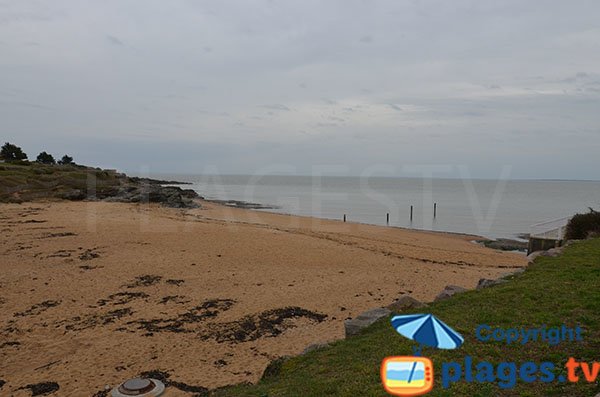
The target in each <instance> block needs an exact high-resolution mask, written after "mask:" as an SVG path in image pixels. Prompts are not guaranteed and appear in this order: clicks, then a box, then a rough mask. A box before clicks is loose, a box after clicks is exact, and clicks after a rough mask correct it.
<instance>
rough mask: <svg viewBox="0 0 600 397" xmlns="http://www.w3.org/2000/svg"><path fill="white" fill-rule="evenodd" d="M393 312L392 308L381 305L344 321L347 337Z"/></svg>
mask: <svg viewBox="0 0 600 397" xmlns="http://www.w3.org/2000/svg"><path fill="white" fill-rule="evenodd" d="M390 314H392V311H391V310H390V309H387V308H385V307H379V308H377V309H371V310H368V311H366V312H364V313H361V314H360V315H358V317H356V318H353V319H350V320H346V321H344V331H345V334H346V338H348V337H350V336H354V335H357V334H359V333H360V332H361V331H362V330H363V329H365V328H366V327H368V326H369V325H371V324H373V323H375V322H376V321H377V320H379V319H382V318H384V317H388V316H389V315H390Z"/></svg>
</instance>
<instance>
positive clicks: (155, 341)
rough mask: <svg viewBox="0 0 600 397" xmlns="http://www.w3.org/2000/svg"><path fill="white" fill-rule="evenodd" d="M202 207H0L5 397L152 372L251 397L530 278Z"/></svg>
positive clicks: (326, 228)
mask: <svg viewBox="0 0 600 397" xmlns="http://www.w3.org/2000/svg"><path fill="white" fill-rule="evenodd" d="M203 206H204V208H203V209H195V210H177V209H166V208H162V207H158V206H154V205H141V206H138V205H130V204H118V203H100V202H98V203H88V202H77V203H75V202H38V203H27V204H22V205H17V204H14V205H13V204H0V229H1V230H2V234H1V237H0V240H1V246H0V379H2V380H4V381H5V382H6V384H5V385H4V387H3V389H2V390H0V394H2V395H5V394H9V395H15V396H20V395H23V396H25V395H31V393H30V391H29V390H17V389H18V388H19V387H23V386H26V385H28V384H37V383H39V382H45V381H52V382H57V383H58V384H59V385H60V390H59V391H58V392H56V393H55V394H54V395H60V396H92V395H94V394H95V393H97V392H99V391H102V390H103V389H104V386H105V385H111V386H114V385H116V384H118V383H119V382H120V381H122V380H124V379H127V378H130V377H134V376H136V375H138V374H140V373H141V372H143V371H150V370H161V371H166V372H168V373H170V374H171V378H170V379H171V380H172V381H178V382H182V383H185V384H187V385H192V386H203V387H207V388H214V387H218V386H223V385H226V384H232V383H238V382H243V381H250V382H255V381H257V380H258V379H259V378H260V376H261V374H262V371H263V370H264V368H265V367H266V365H267V364H268V363H269V361H270V360H272V359H274V358H276V357H279V356H282V355H294V354H298V353H300V352H302V350H303V349H304V348H306V346H307V345H310V344H313V343H320V342H327V341H332V340H335V339H340V338H343V334H344V331H343V328H344V327H343V322H344V320H345V319H347V318H349V317H353V316H356V315H357V314H359V313H360V312H362V311H364V310H368V309H371V308H374V307H380V306H385V305H387V304H389V303H391V302H393V301H394V300H395V299H396V298H398V297H399V296H401V295H403V294H410V295H412V296H414V297H415V298H417V299H420V300H425V301H430V300H432V299H433V298H434V296H435V295H436V294H437V293H438V292H439V291H440V290H441V289H443V287H444V286H445V285H447V284H455V285H459V286H463V287H466V288H474V287H475V285H476V284H477V281H478V280H479V279H480V278H483V277H486V278H495V277H498V276H499V275H500V274H502V273H506V272H508V271H511V269H514V268H515V267H521V266H524V265H525V264H526V261H525V258H524V256H522V255H518V254H512V253H506V252H499V251H494V250H490V249H487V248H483V247H481V246H478V245H476V244H473V243H471V242H470V240H471V239H472V238H473V237H470V236H463V235H451V234H442V233H429V232H418V231H409V230H403V229H397V228H385V227H377V226H369V225H361V224H352V223H342V222H337V221H325V220H319V219H314V218H305V217H295V216H286V215H277V214H271V213H263V212H256V211H249V210H242V209H234V208H228V207H223V206H218V205H215V204H210V203H203ZM290 308H291V309H290ZM325 316H326V317H325ZM182 388H183V389H185V387H183V386H182ZM97 395H98V396H101V395H103V394H102V393H99V394H97ZM169 395H172V396H179V395H181V396H191V395H193V393H191V394H190V393H187V392H184V391H181V390H178V389H174V390H172V391H171V392H170V393H169Z"/></svg>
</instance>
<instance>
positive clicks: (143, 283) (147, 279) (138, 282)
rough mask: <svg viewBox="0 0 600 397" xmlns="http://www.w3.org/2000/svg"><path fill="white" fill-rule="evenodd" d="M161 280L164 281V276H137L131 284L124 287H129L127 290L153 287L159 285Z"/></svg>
mask: <svg viewBox="0 0 600 397" xmlns="http://www.w3.org/2000/svg"><path fill="white" fill-rule="evenodd" d="M160 280H162V276H157V275H154V274H146V275H143V276H137V277H136V278H135V279H134V280H133V281H132V282H131V283H129V284H125V285H124V287H127V288H137V287H149V286H151V285H154V284H157V283H159V282H160Z"/></svg>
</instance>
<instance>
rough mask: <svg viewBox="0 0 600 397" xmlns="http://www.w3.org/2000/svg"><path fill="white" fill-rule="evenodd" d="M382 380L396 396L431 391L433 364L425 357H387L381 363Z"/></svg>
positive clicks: (414, 394)
mask: <svg viewBox="0 0 600 397" xmlns="http://www.w3.org/2000/svg"><path fill="white" fill-rule="evenodd" d="M381 382H382V383H383V387H384V388H385V391H386V392H388V393H389V394H392V395H394V396H420V395H422V394H425V393H429V392H430V391H431V389H432V388H433V364H432V363H431V360H430V359H428V358H425V357H412V356H393V357H386V358H385V359H384V360H383V362H382V363H381Z"/></svg>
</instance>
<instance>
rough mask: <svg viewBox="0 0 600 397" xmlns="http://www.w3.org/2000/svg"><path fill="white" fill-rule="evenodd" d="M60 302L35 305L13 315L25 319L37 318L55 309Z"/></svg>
mask: <svg viewBox="0 0 600 397" xmlns="http://www.w3.org/2000/svg"><path fill="white" fill-rule="evenodd" d="M60 303H61V301H51V300H48V301H43V302H41V303H38V304H35V305H33V306H31V307H30V308H29V309H27V310H24V311H22V312H17V313H15V314H14V316H15V317H25V316H37V315H38V314H41V313H43V312H45V311H46V310H48V309H50V308H51V307H55V306H58V305H60Z"/></svg>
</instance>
